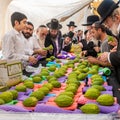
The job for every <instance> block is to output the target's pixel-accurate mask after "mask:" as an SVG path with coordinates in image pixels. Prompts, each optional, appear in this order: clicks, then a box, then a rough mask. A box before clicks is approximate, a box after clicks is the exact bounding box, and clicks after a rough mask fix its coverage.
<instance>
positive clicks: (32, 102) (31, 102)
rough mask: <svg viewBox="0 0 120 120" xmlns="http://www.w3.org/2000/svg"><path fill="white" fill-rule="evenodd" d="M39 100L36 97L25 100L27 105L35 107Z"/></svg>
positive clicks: (24, 102) (24, 103)
mask: <svg viewBox="0 0 120 120" xmlns="http://www.w3.org/2000/svg"><path fill="white" fill-rule="evenodd" d="M37 102H38V100H37V99H36V98H35V97H28V98H26V99H25V100H24V101H23V105H24V106H25V107H35V106H36V104H37Z"/></svg>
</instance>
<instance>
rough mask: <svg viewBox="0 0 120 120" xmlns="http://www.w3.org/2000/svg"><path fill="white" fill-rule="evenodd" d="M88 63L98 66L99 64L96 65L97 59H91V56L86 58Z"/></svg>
mask: <svg viewBox="0 0 120 120" xmlns="http://www.w3.org/2000/svg"><path fill="white" fill-rule="evenodd" d="M88 61H89V62H90V63H92V64H99V63H98V62H99V60H98V59H97V58H95V57H92V56H89V57H88Z"/></svg>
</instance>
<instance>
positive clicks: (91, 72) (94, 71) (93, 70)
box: [88, 69, 98, 74]
mask: <svg viewBox="0 0 120 120" xmlns="http://www.w3.org/2000/svg"><path fill="white" fill-rule="evenodd" d="M97 73H98V71H97V70H96V69H91V70H89V72H88V74H97Z"/></svg>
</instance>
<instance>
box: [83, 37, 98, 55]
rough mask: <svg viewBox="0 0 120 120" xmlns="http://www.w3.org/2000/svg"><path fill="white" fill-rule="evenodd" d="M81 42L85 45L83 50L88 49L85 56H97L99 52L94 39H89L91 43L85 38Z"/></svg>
mask: <svg viewBox="0 0 120 120" xmlns="http://www.w3.org/2000/svg"><path fill="white" fill-rule="evenodd" d="M81 43H82V45H83V48H82V51H84V50H86V51H87V54H86V55H85V56H93V57H96V56H97V52H96V51H95V49H94V47H95V45H94V42H93V41H89V43H87V41H86V40H85V39H82V40H81Z"/></svg>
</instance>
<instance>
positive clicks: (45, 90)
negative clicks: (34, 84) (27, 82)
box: [38, 87, 49, 95]
mask: <svg viewBox="0 0 120 120" xmlns="http://www.w3.org/2000/svg"><path fill="white" fill-rule="evenodd" d="M38 91H41V92H43V93H44V94H45V95H47V94H48V93H49V89H48V88H47V87H41V88H40V89H38Z"/></svg>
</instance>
